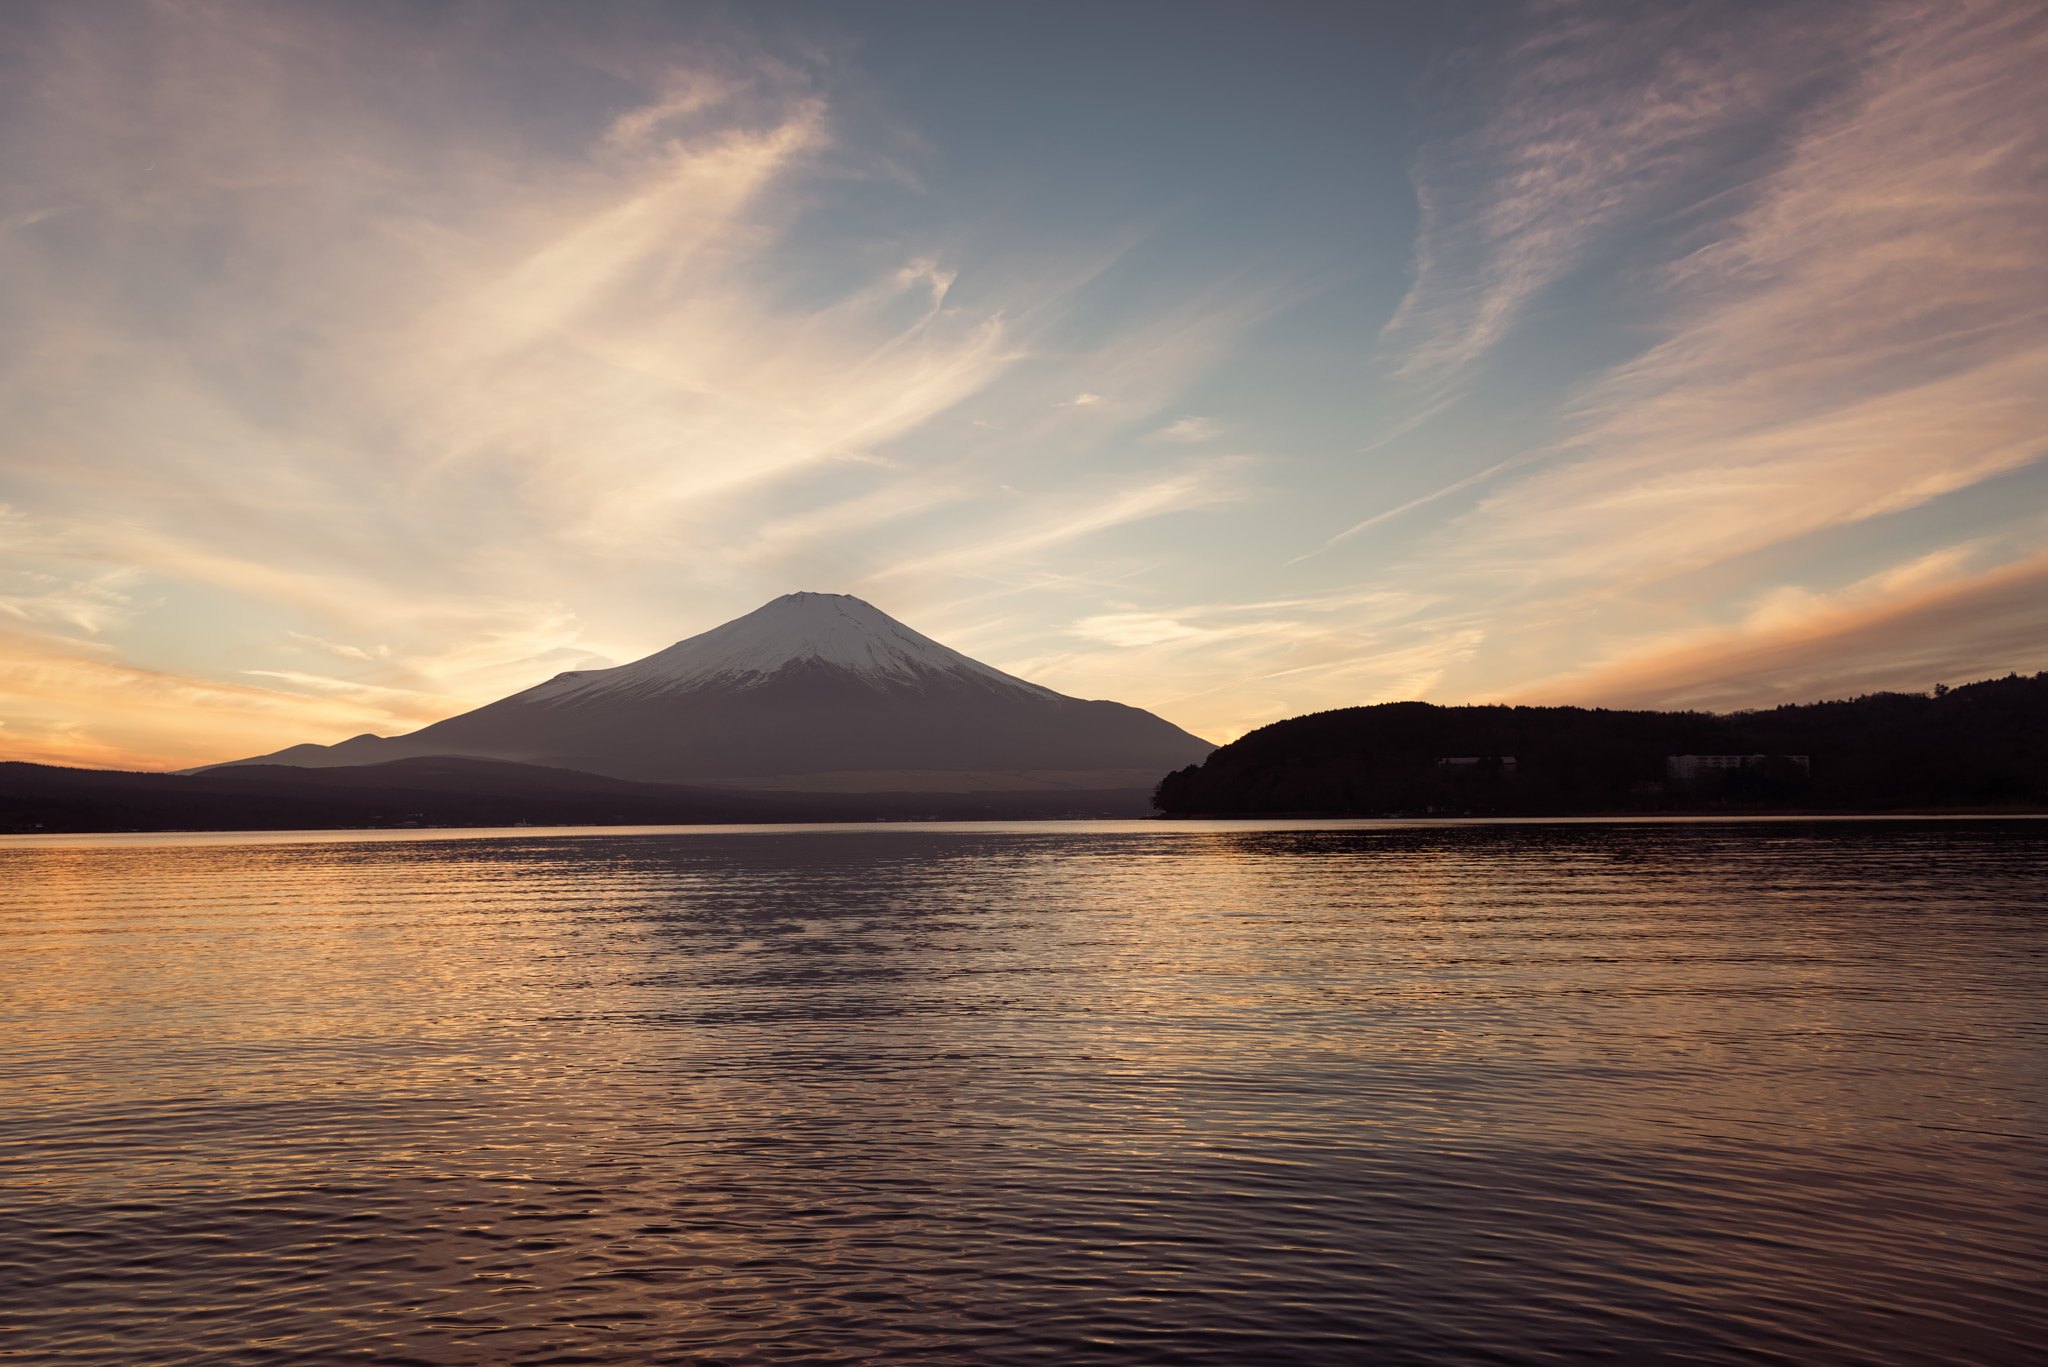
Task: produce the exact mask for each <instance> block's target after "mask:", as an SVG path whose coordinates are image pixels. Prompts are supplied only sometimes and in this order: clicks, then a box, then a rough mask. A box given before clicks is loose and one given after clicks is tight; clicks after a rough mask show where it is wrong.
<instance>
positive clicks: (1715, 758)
mask: <svg viewBox="0 0 2048 1367" xmlns="http://www.w3.org/2000/svg"><path fill="white" fill-rule="evenodd" d="M1770 759H1782V760H1789V761H1790V762H1791V763H1793V764H1796V765H1798V766H1799V767H1800V768H1802V769H1804V770H1806V771H1807V772H1808V773H1811V772H1812V771H1813V764H1812V762H1811V761H1809V760H1808V759H1807V757H1806V756H1805V755H1666V756H1664V776H1665V777H1666V778H1667V779H1669V780H1670V781H1671V782H1673V783H1677V784H1681V785H1683V784H1692V783H1697V782H1698V781H1699V777H1700V775H1701V774H1709V773H1712V772H1714V771H1715V770H1717V769H1747V768H1749V767H1750V766H1751V765H1753V764H1762V763H1763V762H1764V761H1765V760H1770Z"/></svg>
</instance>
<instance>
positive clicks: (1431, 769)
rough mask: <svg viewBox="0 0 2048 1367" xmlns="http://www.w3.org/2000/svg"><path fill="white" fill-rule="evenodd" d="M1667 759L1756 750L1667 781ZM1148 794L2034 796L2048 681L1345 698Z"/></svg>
mask: <svg viewBox="0 0 2048 1367" xmlns="http://www.w3.org/2000/svg"><path fill="white" fill-rule="evenodd" d="M1675 755H1715V756H1760V757H1761V758H1760V759H1758V760H1756V761H1755V762H1752V763H1748V764H1744V765H1742V766H1741V767H1739V768H1734V769H1728V770H1709V771H1705V772H1702V773H1700V774H1698V775H1697V776H1694V777H1693V778H1692V779H1691V780H1690V781H1676V780H1674V777H1673V774H1672V771H1671V768H1670V766H1669V764H1668V762H1667V761H1668V758H1669V757H1670V756H1675ZM1793 756H1804V757H1805V762H1804V763H1800V762H1798V761H1797V760H1794V759H1793V758H1792V757H1793ZM1446 761H1450V762H1448V763H1447V762H1446ZM1153 800H1154V803H1155V805H1157V806H1158V807H1159V808H1160V809H1161V810H1163V811H1164V812H1166V813H1167V814H1168V815H1170V816H1195V815H1220V814H1226V813H1234V814H1244V815H1257V814H1270V813H1280V812H1286V813H1295V814H1301V813H1325V814H1347V815H1379V814H1382V813H1388V812H1405V813H1415V814H1421V813H1427V812H1431V811H1435V812H1440V813H1469V814H1472V815H1485V814H1499V815H1512V814H1529V815H1541V814H1568V813H1593V812H1660V811H1701V810H1744V811H1771V810H1822V811H1883V810H1899V809H1924V808H1944V807H1947V808H1955V807H1993V808H1996V807H2022V806H2043V805H2048V673H2042V674H2036V675H2034V676H2033V677H2032V678H2027V677H2023V676H2021V675H2017V674H2014V675H2009V676H2007V677H2006V678H2003V679H1987V680H1985V681H1983V682H1981V683H1974V684H1968V685H1965V686H1963V687H1960V688H1953V689H1944V690H1940V691H1938V692H1937V693H1936V694H1934V695H1931V696H1930V695H1923V694H1913V693H1876V694H1870V695H1867V696H1864V697H1859V698H1851V699H1845V700H1842V701H1836V702H1818V703H1806V704H1798V705H1787V706H1784V707H1777V708H1772V709H1770V710H1768V711H1753V712H1738V713H1732V714H1728V715H1716V714H1713V713H1707V712H1628V711H1609V710H1606V709H1601V708H1583V707H1503V706H1474V707H1438V706H1435V705H1433V704H1430V703H1423V702H1398V703H1381V704H1378V705H1375V706H1371V707H1347V708H1341V709H1339V710H1336V711H1332V712H1317V713H1313V714H1311V715H1308V716H1303V717H1294V718H1291V719H1289V720H1287V721H1282V722H1275V723H1273V724H1272V725H1271V726H1266V727H1261V728H1260V729H1259V730H1257V731H1253V732H1251V733H1250V734H1248V735H1246V736H1244V737H1242V738H1240V739H1238V740H1236V741H1233V742H1232V743H1231V744H1229V745H1226V746H1224V747H1222V748H1221V749H1219V750H1217V751H1216V752H1215V753H1214V754H1212V755H1211V756H1209V758H1208V759H1207V760H1206V761H1205V762H1204V763H1202V764H1199V765H1189V766H1187V767H1186V768H1183V769H1181V770H1179V771H1177V772H1175V773H1173V774H1170V775H1168V776H1167V777H1166V778H1165V779H1164V780H1163V781H1162V782H1161V783H1160V784H1159V787H1158V789H1157V790H1156V791H1155V794H1154V799H1153Z"/></svg>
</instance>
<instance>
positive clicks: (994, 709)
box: [232, 593, 1214, 794]
mask: <svg viewBox="0 0 2048 1367" xmlns="http://www.w3.org/2000/svg"><path fill="white" fill-rule="evenodd" d="M1212 749H1214V747H1213V746H1211V745H1210V744H1209V743H1208V742H1207V741H1204V740H1202V739H1201V738H1200V737H1198V736H1193V735H1190V734H1188V733H1187V732H1186V731H1183V730H1181V729H1180V728H1179V727H1177V726H1174V725H1173V724H1172V723H1170V722H1167V721H1164V720H1162V719H1161V718H1159V717H1155V716H1153V715H1152V714H1151V713H1149V712H1145V711H1141V710H1140V709H1138V708H1135V707H1126V706H1124V705H1123V704H1121V703H1114V702H1090V701H1084V700H1082V699H1080V698H1070V697H1066V696H1065V695H1063V694H1060V693H1055V692H1053V691H1052V690H1051V689H1049V688H1043V687H1041V686H1039V685H1037V684H1034V683H1027V682H1025V681H1024V680H1023V679H1019V678H1016V677H1014V676H1012V675H1009V674H1005V673H1003V672H1002V671H1001V670H999V669H994V668H991V667H990V666H988V665H985V664H982V663H981V662H980V661H978V660H973V659H970V658H969V657H967V656H965V655H962V654H961V653H960V652H959V651H957V650H952V649H949V648H948V647H946V646H943V645H940V644H939V643H938V642H937V641H934V640H932V639H931V638H929V637H927V636H923V635H920V634H919V633H917V632H915V631H912V630H911V629H910V628H909V627H907V626H905V625H903V624H902V623H901V622H898V621H896V620H895V619H894V618H892V617H890V616H889V615H888V614H887V613H884V612H882V611H880V610H879V609H877V608H875V607H873V606H871V605H869V604H867V603H864V602H862V601H861V600H860V599H858V598H854V597H850V596H848V595H845V594H835V593H792V594H787V595H785V596H783V597H781V598H777V599H775V600H774V601H773V602H770V603H768V604H766V605H765V606H763V607H761V608H758V609H756V610H755V611H753V612H750V613H748V614H747V615H746V616H744V617H740V618H737V619H735V620H733V621H730V622H727V623H726V624H725V625H723V626H720V627H714V628H713V629H712V630H710V631H707V632H704V633H703V634H702V635H699V636H692V637H690V638H689V639H688V640H684V641H679V642H677V643H676V644H675V645H672V646H670V647H669V648H668V649H666V650H661V651H657V652H656V653H654V654H652V655H649V656H648V657H646V658H645V659H642V660H636V661H634V662H633V663H632V664H626V665H620V666H618V667H617V668H615V669H592V670H578V671H574V672H571V673H567V674H559V675H556V676H555V677H554V678H552V679H550V680H548V681H547V682H546V683H543V684H538V685H536V686H534V687H532V688H529V689H527V690H525V691H524V692H521V693H515V694H513V695H512V696H511V697H509V698H502V699H500V700H499V701H497V702H494V703H490V704H487V705H486V706H483V707H479V708H477V709H476V710H475V711H472V712H465V713H462V714H461V715H459V716H455V717H450V718H448V719H447V720H446V721H440V722H435V723H434V724H433V725H431V726H427V727H423V728H421V729H420V730H418V731H415V732H412V733H410V734H409V735H404V736H391V737H380V736H368V735H365V736H357V737H355V738H354V739H352V740H346V741H342V742H341V743H339V744H337V745H295V746H292V747H291V748H289V749H286V750H279V751H277V752H275V753H274V754H269V755H258V756H255V757H253V758H250V759H245V760H236V761H233V762H232V764H234V765H250V764H264V765H287V766H297V767H304V768H327V767H332V766H340V765H363V764H378V763H383V762H385V761H389V760H397V759H407V758H415V757H421V756H428V755H457V756H468V757H473V758H480V759H498V760H510V761H514V762H517V763H521V764H533V765H543V766H549V767H553V768H558V769H573V770H580V771H583V772H586V773H593V774H603V775H607V776H610V777H613V778H620V779H630V780H635V781H643V782H661V783H687V784H694V785H699V786H705V787H714V788H725V789H746V790H754V791H760V792H787V793H954V794H967V793H996V792H1044V793H1048V794H1052V793H1063V792H1065V793H1076V794H1078V793H1090V792H1107V791H1132V790H1145V791H1149V790H1150V789H1151V787H1152V785H1153V784H1154V783H1156V782H1157V781H1158V779H1159V776H1160V775H1161V774H1162V773H1164V772H1166V771H1167V770H1169V769H1175V768H1179V767H1180V766H1183V765H1186V764H1189V763H1193V762H1197V761H1199V760H1201V759H1202V758H1203V757H1204V756H1206V755H1207V754H1208V753H1209V752H1210V751H1211V750H1212Z"/></svg>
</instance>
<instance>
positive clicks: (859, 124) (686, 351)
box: [0, 0, 2048, 768]
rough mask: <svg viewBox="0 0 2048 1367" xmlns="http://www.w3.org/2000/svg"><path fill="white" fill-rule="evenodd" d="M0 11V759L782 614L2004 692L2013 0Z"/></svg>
mask: <svg viewBox="0 0 2048 1367" xmlns="http://www.w3.org/2000/svg"><path fill="white" fill-rule="evenodd" d="M1411 9H1412V7H1407V6H1392V5H1371V4H1366V5H1355V6H1327V5H1310V4H1295V5H1289V4H1281V5H1277V6H1262V7H1246V6H1230V5H1209V4H1205V3H1192V4H1188V3H1175V4H1168V3H1164V0H1130V2H1129V3H1125V4H1121V5H1117V6H1112V7H1099V8H1098V7H1084V6H1070V5H1066V4H1063V3H1054V4H1051V5H1041V6H1031V7H993V6H991V7H969V6H950V5H939V4H927V3H923V0H876V3H872V4H867V5H862V6H852V7H849V6H840V5H831V4H826V3H822V0H819V2H817V3H813V2H812V0H784V2H781V3H776V4H773V5H767V6H760V7H740V8H739V9H737V10H735V11H730V12H729V11H727V10H724V9H720V8H714V7H709V6H703V7H700V6H696V5H689V4H684V5H675V6H664V7H657V8H653V9H648V10H642V9H640V8H637V7H629V6H618V7H606V6H589V7H584V6H573V7H570V6H565V7H559V8H553V9H550V8H546V7H543V8H541V9H538V10H536V9H532V8H515V7H510V6H505V7H493V6H479V7H460V6H458V7H441V6H434V5H426V4H405V3H393V4H374V5H335V4H304V3H268V4H256V3H228V2H221V3H209V2H207V0H199V2H197V3H184V2H180V3H172V2H171V0H162V3H143V2H140V0H138V2H137V3H119V4H73V3H46V4H24V5H18V6H14V7H11V8H10V10H9V11H8V14H7V16H6V18H5V19H4V20H0V30H4V32H5V37H6V47H5V51H6V54H7V59H8V62H9V71H10V79H9V81H8V82H7V83H6V86H5V87H4V89H5V92H6V93H5V94H4V95H0V102H4V103H0V108H4V112H5V118H4V122H0V130H4V131H0V139H4V148H5V153H6V156H5V159H4V164H5V166H6V167H7V170H6V171H5V172H4V173H0V194H4V201H0V253H4V266H5V269H4V273H0V279H4V282H5V283H4V285H0V289H4V291H5V293H4V304H5V307H4V308H0V348H4V356H5V367H4V371H0V414H4V419H5V420H4V423H0V434H4V435H0V442H4V448H0V450H4V460H0V533H4V540H0V554H4V559H0V758H5V759H18V760H33V761H37V762H42V763H52V764H68V765H84V766H91V767H119V768H175V767H180V766H185V765H193V764H200V763H206V762H210V761H215V760H223V759H229V758H233V757H237V756H242V755H252V754H257V753H261V752H265V751H269V750H273V749H277V748H279V747H281V746H285V745H290V744H293V743H295V742H300V741H315V742H320V743H332V742H335V741H339V740H342V739H344V738H346V737H348V736H352V735H356V734H359V733H362V732H374V733H377V734H381V735H390V734H393V733H398V732H405V731H410V730H413V729H416V728H418V727H419V726H422V725H424V724H426V723H428V722H431V721H434V720H437V719H439V718H442V717H446V716H449V715H451V714H454V713H456V712H459V711H462V710H464V709H467V708H470V707H473V706H476V705H478V704H481V703H484V702H487V701H490V700H491V699H493V698H497V697H500V696H503V695H505V694H507V693H510V692H513V691H515V690H517V689H521V688H525V687H527V686H529V685H531V684H534V683H537V682H539V681H541V680H542V679H545V678H547V677H549V676H551V675H553V674H556V673H558V672H561V671H563V670H568V669H579V668H591V667H599V666H604V665H610V664H617V663H622V662H625V661H628V660H632V659H635V658H638V657H640V656H643V655H645V654H648V653H650V652H652V651H654V650H657V649H660V648H661V647H663V646H666V645H668V644H669V643H671V642H673V641H675V640H677V639H680V638H682V637H686V636H690V635H693V634H695V633H698V632H701V631H704V630H707V629H709V628H711V627H713V626H716V625H718V624H719V623H721V622H724V621H726V620H728V619H730V618H733V617H736V616H738V615H740V614H742V613H745V612H747V611H749V610H751V609H753V608H755V607H757V606H759V605H760V604H761V603H763V602H765V601H766V600H768V599H770V598H773V597H776V596H777V595H780V594H784V593H788V592H792V591H796V590H809V591H817V592H829V593H848V594H854V595H858V596H859V597H861V598H863V599H865V600H867V601H869V602H872V603H873V604H875V605H876V606H877V607H879V608H881V609H882V610H884V611H885V612H887V613H888V614H890V615H891V616H893V617H896V618H898V619H900V620H901V621H903V622H905V623H908V624H909V625H911V626H913V627H915V628H916V629H917V630H918V631H921V632H923V633H925V634H926V635H929V636H931V637H933V638H935V639H937V640H939V641H941V642H944V643H945V644H947V645H949V646H952V647H954V648H956V649H958V650H960V651H963V652H966V653H967V654H969V655H972V656H974V657H975V658H977V659H980V660H984V661H987V662H988V663H990V664H992V665H995V666H998V667H999V668H1001V669H1003V670H1006V671H1009V672H1010V673H1013V674H1017V675H1020V676H1022V677H1024V678H1026V679H1030V680H1032V681H1034V682H1038V683H1042V684H1044V685H1046V686H1048V687H1051V688H1054V689H1057V690H1059V691H1060V692H1062V693H1066V694H1070V695H1074V696H1079V697H1084V698H1109V699H1115V700H1118V701H1121V702H1125V703H1129V704H1131V705H1134V706H1138V707H1143V708H1146V709H1149V710H1151V711H1154V712H1157V713H1159V714H1160V715H1161V716H1164V717H1166V718H1168V719H1169V720H1171V721H1173V722H1175V723H1176V724H1178V725H1180V726H1183V727H1185V728H1187V729H1188V730H1191V731H1194V732H1196V733H1198V734H1200V735H1202V736H1204V737H1207V738H1209V739H1212V740H1217V741H1221V740H1226V739H1229V738H1231V737H1234V736H1236V735H1238V734H1241V733H1243V732H1244V731H1246V730H1249V729H1251V728H1253V727H1256V726H1259V725H1262V724H1264V723H1266V722H1269V721H1273V720H1276V719H1278V718H1281V717H1285V716H1290V715H1294V714H1299V713H1303V712H1310V711H1317V710H1322V709H1328V708H1334V707H1342V706H1350V705H1353V704H1359V703H1370V702H1380V701H1387V700H1392V699H1401V698H1422V699H1427V700H1430V701H1434V702H1439V703H1457V702H1541V703H1578V704H1585V705H1598V704H1605V705H1628V706H1643V707H1668V708H1685V707H1700V708H1711V709H1716V710H1722V709H1733V708H1741V707H1758V706H1770V705H1774V704H1777V703H1781V702H1792V701H1806V700H1811V699H1815V698H1821V697H1828V696H1839V695H1844V694H1853V693H1861V692H1870V691H1875V690H1880V689H1902V690H1911V691H1924V690H1926V689H1928V688H1931V687H1932V686H1933V685H1934V684H1936V683H1938V682H1946V683H1950V684H1955V683H1961V682H1965V681H1967V680H1971V679H1977V678H1983V677H1987V676H1991V675H2000V674H2004V673H2007V672H2009V671H2012V670H2019V671H2022V672H2029V673H2030V672H2033V671H2035V670H2040V669H2044V668H2048V471H2044V469H2043V466H2042V462H2041V459H2040V458H2041V456H2042V455H2043V453H2044V451H2048V235H2044V233H2043V231H2042V224H2044V223H2048V184H2044V182H2043V180H2042V169H2041V168H2042V167H2043V166H2044V165H2048V157H2044V155H2043V150H2044V149H2043V146H2042V142H2043V138H2044V130H2048V81H2044V80H2043V79H2042V73H2043V71H2044V70H2048V12H2044V11H2043V10H2042V8H2041V7H2040V6H2038V5H2032V4H2027V3H2024V2H2023V0H2009V2H2006V3H1986V4H1973V5H1968V6H1956V5H1943V4H1934V3H1925V2H1921V3H1879V4H1864V3H1856V4H1846V3H1844V4H1834V3H1806V4H1798V5H1789V4H1786V5H1762V6H1754V5H1732V4H1730V5H1720V4H1711V3H1709V4H1700V5H1689V6H1649V7H1640V6H1628V5H1622V4H1618V3H1602V2H1600V0H1567V2H1566V3H1544V4H1533V5H1527V6H1522V5H1504V4H1503V5H1482V6H1478V7H1474V8H1471V9H1468V10H1462V11H1459V12H1458V14H1457V15H1456V16H1453V17H1446V18H1443V19H1440V20H1439V19H1426V18H1419V17H1417V16H1416V15H1415V14H1414V13H1412V12H1411Z"/></svg>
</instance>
